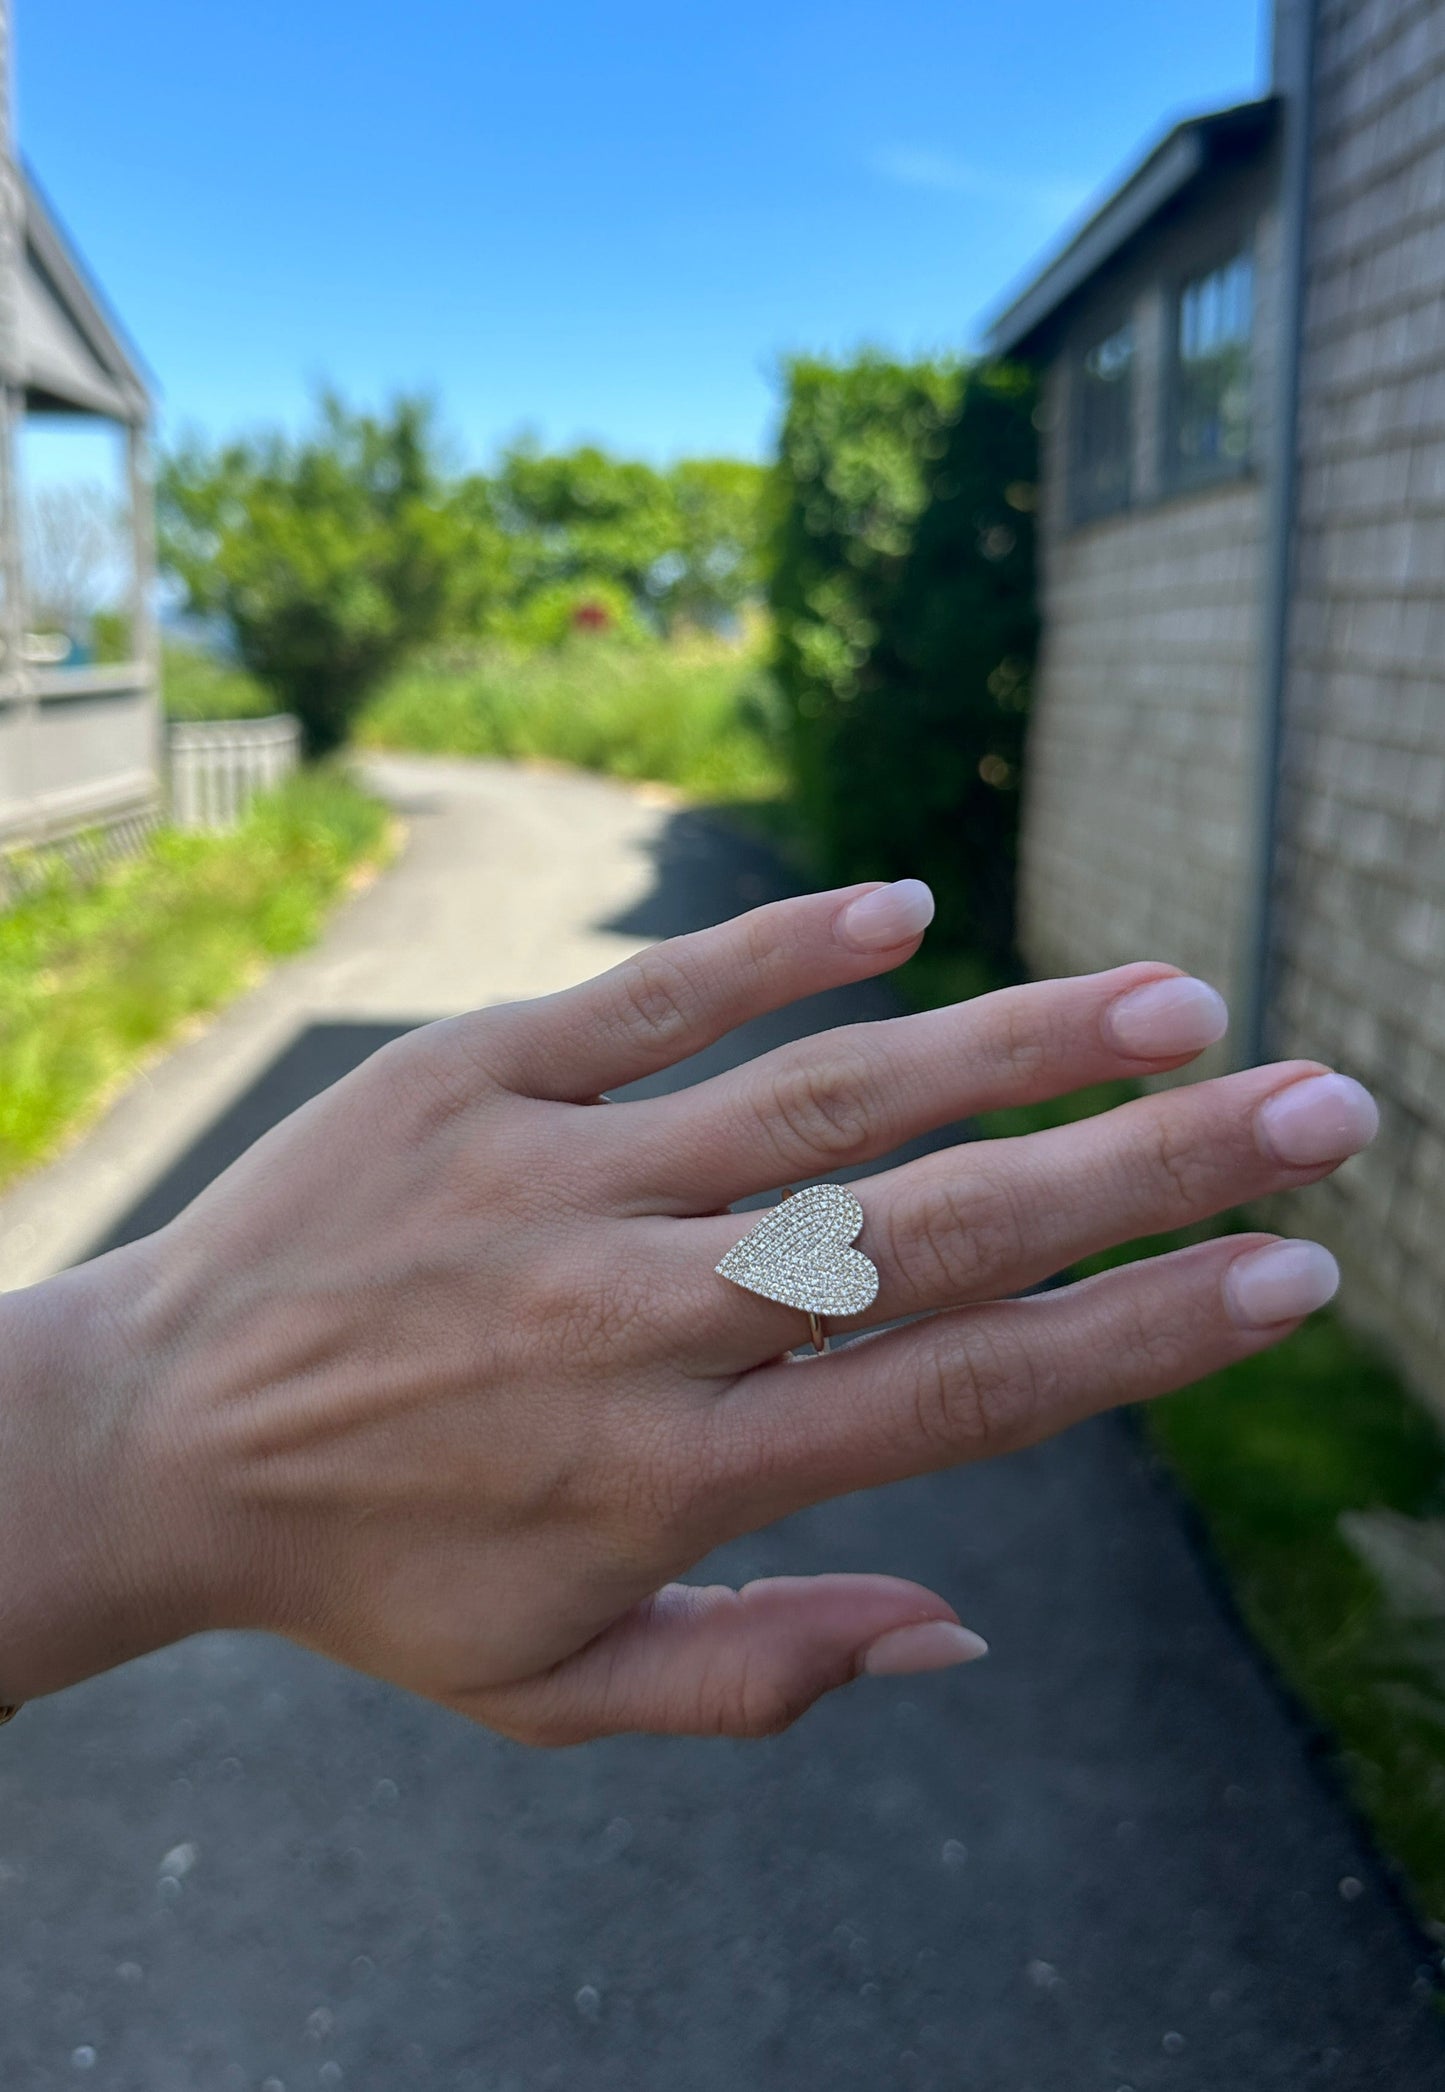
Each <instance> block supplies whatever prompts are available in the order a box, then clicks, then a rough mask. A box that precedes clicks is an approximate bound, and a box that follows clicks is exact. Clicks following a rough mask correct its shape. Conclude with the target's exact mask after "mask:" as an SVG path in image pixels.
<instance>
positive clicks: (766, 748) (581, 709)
mask: <svg viewBox="0 0 1445 2092" xmlns="http://www.w3.org/2000/svg"><path fill="white" fill-rule="evenodd" d="M773 704H774V701H773V697H772V692H771V688H770V686H769V684H768V681H767V677H766V674H765V672H764V670H763V669H762V667H761V665H760V663H759V661H758V658H757V655H756V654H755V653H753V652H750V651H747V650H743V649H738V648H735V647H729V646H724V645H722V644H720V643H718V642H715V641H708V640H703V639H697V640H692V641H688V642H678V643H674V644H670V645H662V644H660V643H649V644H641V645H639V644H633V643H628V642H626V641H620V640H609V639H606V638H602V637H592V636H589V637H585V638H582V637H579V638H577V639H575V640H572V641H570V642H569V643H568V644H567V645H565V646H563V647H560V648H555V649H553V648H549V649H545V650H540V651H536V652H532V653H519V652H514V651H509V650H507V649H504V648H500V647H491V648H488V649H485V650H482V651H473V652H472V653H471V654H470V656H468V655H465V654H457V655H453V656H452V657H451V658H450V659H448V658H447V657H446V656H445V655H438V656H435V657H433V658H432V659H430V660H424V661H421V662H419V663H418V664H417V665H416V666H414V667H412V668H410V669H407V670H405V671H403V673H401V674H400V675H398V676H397V677H396V678H395V679H394V680H393V681H392V682H391V683H390V684H388V685H387V687H386V688H385V689H384V690H383V691H382V692H381V693H380V694H379V695H378V696H377V697H376V698H375V699H374V700H373V701H372V703H371V704H370V705H369V706H368V707H367V709H366V710H365V712H364V713H363V714H362V717H361V719H360V721H359V723H358V727H357V735H356V738H357V740H358V741H359V742H360V743H361V745H362V746H363V747H369V748H404V749H414V750H418V751H420V752H422V753H424V754H429V755H463V756H499V757H507V758H511V759H513V760H519V761H544V762H554V763H568V764H572V765H574V766H575V767H576V768H578V769H582V770H598V771H604V772H606V773H607V774H608V775H609V776H612V777H622V778H629V779H635V780H638V781H641V780H643V779H651V780H654V781H656V782H659V783H662V784H668V785H672V786H674V787H676V788H677V790H679V791H681V792H684V793H686V794H688V795H689V796H690V797H693V798H697V799H706V800H714V801H722V802H743V803H747V802H754V803H756V802H762V801H767V800H770V799H772V798H774V797H776V796H777V795H778V794H779V793H780V792H781V790H782V788H783V776H782V768H781V763H780V760H779V757H778V754H777V748H776V735H775V731H774V711H773Z"/></svg>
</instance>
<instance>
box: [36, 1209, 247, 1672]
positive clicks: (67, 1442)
mask: <svg viewBox="0 0 1445 2092" xmlns="http://www.w3.org/2000/svg"><path fill="white" fill-rule="evenodd" d="M138 1247H139V1246H138ZM132 1280H134V1281H135V1282H136V1284H137V1286H138V1288H139V1290H141V1291H143V1290H144V1281H143V1259H140V1258H138V1256H137V1252H136V1251H131V1250H122V1251H119V1252H116V1253H115V1254H114V1255H112V1256H109V1257H105V1258H102V1259H100V1260H98V1261H97V1262H96V1263H94V1264H89V1265H85V1266H82V1267H81V1268H80V1269H78V1270H75V1271H68V1272H63V1273H61V1274H60V1275H59V1276H58V1277H56V1278H53V1279H50V1280H47V1281H46V1282H45V1283H44V1284H43V1285H39V1286H34V1287H31V1288H29V1289H27V1290H26V1291H24V1292H20V1293H12V1294H7V1295H5V1296H3V1297H0V1704H4V1703H7V1702H9V1703H15V1702H19V1701H22V1700H28V1699H34V1698H37V1697H39V1696H40V1695H42V1694H45V1693H50V1692H56V1691H58V1690H60V1688H61V1687H63V1686H66V1685H73V1684H75V1683H77V1682H78V1681H79V1680H80V1679H82V1678H86V1677H90V1676H92V1675H93V1674H94V1673H96V1672H98V1671H103V1670H107V1669H109V1668H110V1667H111V1666H112V1665H114V1664H117V1663H123V1662H125V1661H126V1660H128V1659H129V1658H130V1657H133V1656H139V1655H142V1654H144V1653H145V1652H146V1651H147V1650H149V1649H154V1648H158V1647H160V1646H161V1645H162V1644H163V1643H166V1642H170V1641H174V1640H178V1639H179V1638H180V1637H181V1636H183V1635H186V1634H189V1633H193V1632H195V1631H196V1630H197V1628H199V1627H202V1626H204V1625H206V1624H208V1621H207V1617H206V1613H207V1604H206V1596H205V1589H204V1580H203V1578H201V1577H200V1576H198V1575H197V1574H196V1573H195V1567H194V1565H195V1563H197V1562H198V1561H200V1560H203V1559H204V1550H203V1549H201V1548H197V1547H195V1546H194V1545H193V1543H192V1540H191V1538H190V1537H189V1536H191V1535H192V1534H193V1533H194V1531H195V1529H196V1526H197V1522H198V1521H197V1519H196V1508H197V1504H198V1502H199V1501H200V1500H201V1499H200V1498H199V1495H198V1492H197V1491H195V1490H194V1489H193V1488H192V1487H191V1486H190V1484H189V1481H188V1479H187V1476H186V1474H185V1472H184V1467H185V1458H184V1455H183V1453H182V1451H181V1448H180V1446H179V1445H178V1444H177V1445H175V1446H172V1445H170V1444H169V1443H168V1440H167V1433H166V1432H165V1430H164V1428H163V1427H162V1423H161V1417H160V1410H161V1405H160V1403H159V1402H158V1401H157V1399H156V1386H157V1374H156V1371H155V1362H154V1360H153V1359H151V1358H148V1357H147V1356H146V1350H145V1344H144V1342H143V1340H142V1338H141V1336H140V1325H139V1321H138V1319H137V1318H136V1317H135V1316H134V1315H133V1314H132V1312H131V1307H130V1301H129V1295H130V1292H131V1285H130V1283H129V1282H130V1281H132Z"/></svg>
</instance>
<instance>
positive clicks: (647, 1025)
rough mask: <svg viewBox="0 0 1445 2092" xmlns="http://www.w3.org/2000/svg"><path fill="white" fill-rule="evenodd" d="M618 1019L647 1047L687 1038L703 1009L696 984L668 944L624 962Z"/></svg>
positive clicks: (629, 1032) (619, 978)
mask: <svg viewBox="0 0 1445 2092" xmlns="http://www.w3.org/2000/svg"><path fill="white" fill-rule="evenodd" d="M617 990H618V993H617V1013H618V1020H619V1022H620V1023H621V1025H622V1028H623V1030H624V1031H625V1032H626V1033H627V1035H628V1037H629V1039H630V1040H631V1041H632V1042H633V1043H634V1044H636V1045H638V1046H641V1047H643V1048H644V1049H650V1048H655V1047H671V1046H674V1045H676V1043H677V1041H678V1040H679V1039H683V1038H686V1037H687V1035H688V1034H689V1033H690V1032H691V1031H692V1030H693V1029H694V1027H695V1025H696V1024H697V1021H698V1016H699V1012H700V1008H701V998H700V997H699V994H698V990H697V986H696V983H695V982H694V981H693V979H692V977H691V975H690V974H689V973H688V970H687V968H686V967H685V966H684V965H683V964H682V963H681V962H680V960H679V959H678V957H677V954H676V952H675V951H672V950H669V949H668V948H667V947H666V946H665V945H657V946H654V947H653V949H652V950H651V951H646V952H639V953H638V955H637V957H636V958H634V959H628V960H626V961H625V962H624V964H623V965H622V966H621V968H620V969H619V971H618V979H617Z"/></svg>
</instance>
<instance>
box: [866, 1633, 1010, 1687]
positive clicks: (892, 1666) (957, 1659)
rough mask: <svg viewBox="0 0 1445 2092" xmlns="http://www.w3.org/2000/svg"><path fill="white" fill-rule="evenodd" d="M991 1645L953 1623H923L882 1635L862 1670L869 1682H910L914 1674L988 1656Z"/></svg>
mask: <svg viewBox="0 0 1445 2092" xmlns="http://www.w3.org/2000/svg"><path fill="white" fill-rule="evenodd" d="M987 1654H988V1643H987V1642H986V1641H985V1640H984V1638H983V1636H982V1635H981V1634H975V1633H974V1631H973V1629H972V1628H971V1627H955V1625H954V1624H953V1622H952V1621H951V1620H920V1621H919V1622H918V1623H917V1625H915V1626H913V1627H895V1628H892V1629H891V1630H890V1632H889V1633H887V1634H883V1635H880V1636H879V1637H878V1640H877V1641H876V1642H874V1643H873V1645H872V1647H871V1648H870V1649H869V1650H868V1651H867V1652H866V1654H865V1655H864V1658H863V1668H864V1670H865V1671H866V1672H867V1673H868V1675H869V1677H870V1678H908V1677H911V1676H912V1675H913V1673H914V1672H915V1671H946V1670H948V1669H949V1668H950V1667H951V1666H952V1665H953V1664H957V1663H972V1662H973V1661H974V1660H975V1658H977V1657H980V1656H987Z"/></svg>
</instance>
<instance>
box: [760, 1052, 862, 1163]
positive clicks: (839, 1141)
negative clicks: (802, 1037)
mask: <svg viewBox="0 0 1445 2092" xmlns="http://www.w3.org/2000/svg"><path fill="white" fill-rule="evenodd" d="M764 1116H765V1119H766V1123H767V1126H768V1130H769V1132H770V1134H771V1136H772V1138H773V1141H774V1144H775V1146H776V1147H777V1150H778V1154H779V1156H780V1158H781V1159H782V1160H783V1161H784V1162H785V1163H787V1164H788V1165H790V1166H791V1165H792V1164H795V1163H799V1162H802V1163H807V1164H812V1163H814V1162H816V1161H818V1160H820V1159H821V1160H824V1161H828V1162H849V1161H853V1160H855V1159H857V1158H858V1157H860V1156H861V1155H863V1154H864V1153H865V1151H866V1149H867V1146H868V1138H869V1131H870V1127H871V1125H872V1122H873V1116H874V1114H873V1110H872V1098H871V1084H870V1082H869V1080H868V1077H867V1075H866V1073H865V1071H864V1068H863V1066H862V1063H861V1061H860V1060H859V1059H858V1058H857V1057H856V1056H853V1055H839V1056H838V1057H837V1058H836V1059H834V1060H832V1061H826V1062H812V1063H809V1062H807V1061H794V1062H792V1063H790V1064H789V1065H788V1066H786V1067H784V1068H780V1069H779V1070H778V1071H777V1073H776V1074H775V1076H774V1077H773V1080H772V1082H771V1084H770V1085H769V1089H768V1094H767V1098H766V1102H765V1105H764Z"/></svg>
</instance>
